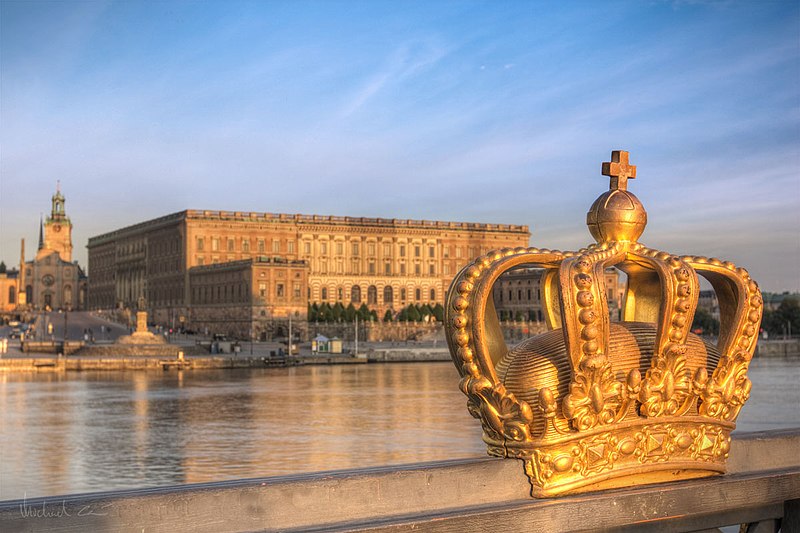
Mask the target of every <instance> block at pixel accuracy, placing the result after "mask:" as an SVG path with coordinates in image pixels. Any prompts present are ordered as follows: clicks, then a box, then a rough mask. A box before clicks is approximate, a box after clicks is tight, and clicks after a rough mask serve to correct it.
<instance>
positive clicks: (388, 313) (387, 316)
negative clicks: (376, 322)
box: [383, 309, 392, 322]
mask: <svg viewBox="0 0 800 533" xmlns="http://www.w3.org/2000/svg"><path fill="white" fill-rule="evenodd" d="M383 321H384V322H391V321H392V310H391V309H387V310H386V312H385V313H384V314H383Z"/></svg>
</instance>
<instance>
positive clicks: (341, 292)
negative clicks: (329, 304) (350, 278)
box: [336, 287, 344, 302]
mask: <svg viewBox="0 0 800 533" xmlns="http://www.w3.org/2000/svg"><path fill="white" fill-rule="evenodd" d="M336 296H337V299H338V300H339V301H340V302H341V301H342V300H344V289H342V288H341V287H339V288H338V289H337V290H336Z"/></svg>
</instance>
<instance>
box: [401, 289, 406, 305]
mask: <svg viewBox="0 0 800 533" xmlns="http://www.w3.org/2000/svg"><path fill="white" fill-rule="evenodd" d="M400 301H401V302H403V303H405V301H406V289H405V287H403V288H402V289H400Z"/></svg>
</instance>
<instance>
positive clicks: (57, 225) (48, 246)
mask: <svg viewBox="0 0 800 533" xmlns="http://www.w3.org/2000/svg"><path fill="white" fill-rule="evenodd" d="M65 203H66V201H65V199H64V195H63V194H61V190H60V188H59V189H58V190H56V193H55V194H54V195H53V197H52V199H51V211H50V216H48V217H47V219H46V220H44V221H40V223H39V246H38V249H37V251H36V256H35V257H34V259H33V260H31V261H27V262H26V261H24V253H25V252H24V245H23V249H22V256H23V258H22V261H21V262H22V263H23V265H24V266H23V267H22V269H21V275H19V276H18V278H19V282H18V285H19V288H18V290H19V291H20V292H22V293H23V294H24V297H23V294H20V297H19V298H18V300H19V301H18V304H19V306H20V307H22V306H27V307H28V308H30V309H37V310H38V309H41V310H52V309H65V310H80V309H83V308H84V307H85V304H86V294H87V289H88V282H87V279H86V275H85V274H84V272H83V270H82V269H81V267H80V266H78V264H77V262H73V260H72V222H71V221H70V219H69V217H68V216H67V214H66V210H65ZM23 288H24V289H23Z"/></svg>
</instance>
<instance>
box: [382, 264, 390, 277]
mask: <svg viewBox="0 0 800 533" xmlns="http://www.w3.org/2000/svg"><path fill="white" fill-rule="evenodd" d="M383 273H384V274H385V275H387V276H391V275H392V264H391V263H388V262H387V263H384V265H383Z"/></svg>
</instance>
